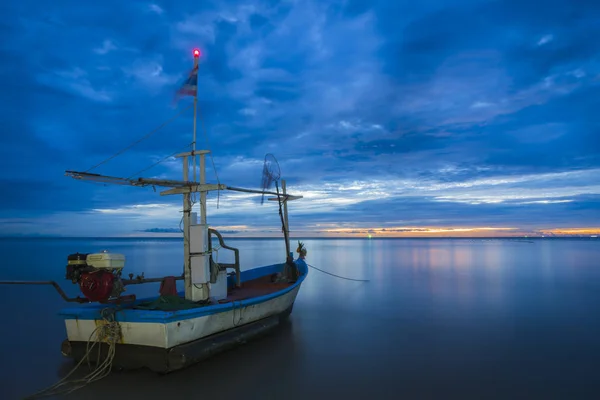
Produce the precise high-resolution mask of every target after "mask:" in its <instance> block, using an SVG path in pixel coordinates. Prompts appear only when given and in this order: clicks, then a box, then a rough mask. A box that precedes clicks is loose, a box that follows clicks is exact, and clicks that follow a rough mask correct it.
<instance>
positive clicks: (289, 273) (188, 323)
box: [3, 51, 308, 373]
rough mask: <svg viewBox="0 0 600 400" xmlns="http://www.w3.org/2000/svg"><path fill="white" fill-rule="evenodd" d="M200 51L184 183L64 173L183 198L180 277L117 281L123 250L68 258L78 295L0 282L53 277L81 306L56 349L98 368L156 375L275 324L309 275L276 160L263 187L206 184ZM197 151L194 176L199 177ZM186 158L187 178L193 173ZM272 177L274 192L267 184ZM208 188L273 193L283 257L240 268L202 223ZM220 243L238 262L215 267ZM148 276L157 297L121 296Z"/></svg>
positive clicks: (191, 88) (190, 89) (187, 89)
mask: <svg viewBox="0 0 600 400" xmlns="http://www.w3.org/2000/svg"><path fill="white" fill-rule="evenodd" d="M198 56H199V52H198V51H195V52H194V69H193V70H192V73H190V76H189V78H188V80H187V81H186V83H185V84H184V86H183V89H184V91H183V93H184V94H188V95H190V94H191V95H193V96H194V127H193V142H192V149H191V151H189V152H184V153H181V154H177V155H176V157H178V158H181V159H182V162H183V180H182V181H177V180H165V179H153V178H137V179H130V178H118V177H112V176H105V175H98V174H94V173H89V172H77V171H66V175H67V176H70V177H72V178H74V179H81V180H92V181H96V182H104V183H114V184H125V185H132V186H141V187H145V186H151V187H167V188H170V189H168V190H165V191H163V192H162V193H160V194H161V195H175V194H182V195H183V236H184V243H183V254H184V266H183V271H182V274H181V275H180V276H165V277H156V278H151V279H148V278H145V277H144V276H143V274H142V276H138V277H133V275H132V274H129V279H123V277H122V274H123V272H124V268H125V260H126V255H124V254H115V253H111V252H109V251H101V252H98V253H92V254H80V253H74V254H71V255H69V256H68V257H67V266H66V278H67V279H68V280H70V281H72V282H73V283H74V284H77V285H79V287H80V289H81V292H82V294H83V297H77V298H68V297H67V296H66V295H65V294H64V292H63V291H62V290H61V289H60V287H59V286H58V285H57V284H56V282H3V283H50V284H52V285H54V286H55V288H56V289H57V290H58V291H59V292H60V293H61V295H62V296H63V298H64V299H65V300H67V301H69V302H78V303H82V304H80V305H78V306H74V307H68V308H64V309H62V310H61V311H60V316H61V317H62V318H63V319H64V322H65V328H66V339H65V340H64V342H63V343H62V345H61V351H62V353H63V355H64V356H66V357H69V358H72V359H74V360H75V361H78V362H84V360H85V361H86V362H87V361H89V362H91V363H95V362H96V361H99V363H98V365H97V368H100V369H107V368H108V369H109V370H110V368H111V367H116V368H127V369H129V368H141V367H147V368H149V369H151V370H153V371H156V372H159V373H167V372H171V371H174V370H177V369H180V368H183V367H186V366H188V365H190V364H193V363H196V362H198V361H201V360H203V359H205V358H207V357H209V356H212V355H213V354H215V353H217V352H219V351H222V350H225V349H228V348H230V347H232V346H235V345H237V344H240V343H243V342H245V341H246V340H248V339H250V338H252V337H255V336H257V335H259V334H262V333H265V332H266V331H268V330H270V329H272V328H275V327H276V326H278V325H279V324H280V323H281V322H282V321H284V320H285V319H286V318H287V317H288V316H289V315H290V313H291V312H292V308H293V306H294V302H295V299H296V296H297V295H298V292H299V290H300V286H301V285H302V283H303V282H304V280H305V279H306V277H307V274H308V266H307V264H306V262H305V261H304V258H305V256H306V249H305V248H304V245H303V244H302V243H300V242H298V248H297V249H296V252H297V253H298V257H297V258H296V259H294V255H293V252H292V251H290V241H289V224H288V202H289V201H291V200H296V199H300V198H302V196H293V195H290V194H288V193H287V190H286V185H285V180H283V179H282V180H281V192H280V190H279V183H280V182H279V180H280V172H279V166H278V164H277V162H276V160H275V159H274V157H272V156H270V155H267V157H265V164H264V167H263V184H262V188H261V189H260V190H259V189H245V188H239V187H232V186H227V185H224V184H221V183H218V184H209V183H207V182H206V170H205V157H206V155H207V154H209V151H208V150H199V151H197V150H196V149H195V143H196V107H197V97H196V88H197V70H198ZM197 157H199V175H200V179H199V181H198V180H197V179H196V176H195V175H196V165H197ZM190 160H191V161H192V165H193V167H194V168H193V170H194V177H193V179H191V178H190V177H189V170H188V169H189V161H190ZM273 182H274V183H275V188H276V191H271V190H267V189H269V187H270V185H271V184H272V183H273ZM214 190H231V191H238V192H244V193H254V194H257V195H262V196H264V195H265V194H266V195H269V196H273V197H270V198H269V199H268V200H270V201H272V202H276V203H275V204H277V205H278V212H279V215H280V217H281V222H282V227H283V228H282V231H283V236H284V239H285V256H284V254H283V250H284V249H283V247H282V248H281V249H277V248H273V249H272V251H271V254H272V255H273V256H274V258H275V259H277V258H279V254H280V255H281V259H282V262H274V263H273V264H271V265H264V266H256V267H255V268H252V269H249V270H245V271H241V270H240V261H239V251H238V249H236V248H233V247H230V246H228V245H226V244H225V241H224V240H223V237H222V235H221V234H220V233H219V232H218V231H217V230H215V229H212V228H210V227H209V225H208V224H207V222H206V216H207V215H206V194H207V192H209V191H214ZM192 193H200V207H199V208H200V210H199V211H200V212H199V217H200V221H198V218H197V216H198V214H197V213H195V212H192V206H193V204H192V202H191V194H192ZM212 239H216V240H218V243H219V245H218V246H214V247H213V243H212ZM219 249H225V250H229V251H233V253H234V256H235V261H234V262H233V263H232V264H223V263H217V262H216V257H213V255H215V253H216V251H217V250H219ZM280 251H281V253H279V252H280ZM278 253H279V254H278ZM228 271H230V273H228ZM180 280H183V281H184V287H185V289H184V290H183V291H180V292H178V291H177V290H176V282H177V281H180ZM149 282H160V283H161V285H160V292H159V293H158V294H157V295H156V296H152V297H149V298H144V299H136V298H135V296H133V295H122V294H123V292H124V290H125V287H126V286H128V285H134V284H144V283H149ZM84 303H87V304H84ZM99 356H101V357H100V358H98V357H99ZM107 365H108V367H107Z"/></svg>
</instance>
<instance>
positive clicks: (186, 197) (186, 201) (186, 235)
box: [183, 156, 192, 299]
mask: <svg viewBox="0 0 600 400" xmlns="http://www.w3.org/2000/svg"><path fill="white" fill-rule="evenodd" d="M189 169H190V164H189V160H188V156H183V180H184V181H187V180H188V178H189V172H190V171H189ZM191 208H192V204H191V202H190V193H184V194H183V274H184V278H185V279H184V281H185V298H186V299H187V298H190V297H191V295H192V269H191V264H190V211H191Z"/></svg>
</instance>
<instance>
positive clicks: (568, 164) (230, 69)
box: [0, 0, 600, 235]
mask: <svg viewBox="0 0 600 400" xmlns="http://www.w3.org/2000/svg"><path fill="white" fill-rule="evenodd" d="M73 4H75V3H73ZM190 5H191V3H189V2H183V3H181V4H180V3H177V4H176V5H168V6H167V4H166V3H165V4H157V3H143V4H130V3H123V2H116V1H112V0H110V1H109V2H108V3H103V4H102V5H86V6H85V7H69V6H68V4H67V5H61V7H57V6H56V5H54V4H52V3H47V4H46V3H44V5H38V6H36V7H29V8H27V9H26V10H25V11H23V10H20V9H19V8H18V7H15V6H14V5H11V6H8V7H7V8H6V10H5V12H4V13H3V15H2V16H0V30H1V32H2V33H3V34H4V36H6V37H10V38H11V40H7V41H4V42H2V44H0V54H1V55H2V57H3V59H4V60H7V62H5V63H3V64H2V66H0V72H2V74H1V75H0V76H1V77H2V85H3V88H4V90H3V91H2V93H0V101H1V102H2V105H3V107H2V108H0V117H1V118H2V120H3V134H2V135H1V136H0V156H1V158H0V160H2V161H1V163H2V169H1V170H0V187H4V188H5V189H6V190H8V189H10V188H11V187H18V188H19V190H18V191H12V192H11V193H10V194H8V195H7V196H4V198H0V206H2V207H1V208H0V209H1V210H3V211H2V212H1V213H0V218H1V219H2V220H3V221H6V222H7V223H6V224H5V225H3V229H5V230H6V231H7V232H8V231H10V232H12V233H13V234H17V233H20V232H26V231H27V232H31V233H33V232H47V233H48V234H50V233H60V232H63V231H67V232H73V233H75V232H76V233H78V234H85V235H87V234H94V235H98V234H108V233H109V232H112V233H119V234H122V235H128V234H134V233H136V234H138V233H142V232H140V231H143V230H152V229H167V230H169V229H175V230H176V229H178V224H179V221H180V218H181V199H180V198H178V197H172V196H160V194H159V193H157V192H154V191H153V189H152V188H143V189H141V188H133V187H129V186H106V185H102V184H97V183H82V182H75V181H73V180H71V179H70V178H67V177H65V176H64V170H66V169H75V170H83V171H85V170H87V169H89V168H90V167H92V166H94V165H97V164H98V163H100V162H101V161H103V160H107V159H109V160H110V161H108V162H106V163H102V164H100V165H99V166H98V167H96V168H94V169H92V170H91V172H95V173H102V174H107V175H115V176H125V177H127V176H132V174H135V173H136V172H137V171H140V170H144V172H143V175H144V176H153V177H160V178H163V179H181V177H182V168H181V164H180V160H175V159H173V158H169V157H168V156H169V155H170V154H173V153H174V152H176V151H183V150H185V149H186V146H187V149H189V144H190V143H191V141H192V135H193V132H192V131H193V119H192V118H193V111H192V109H191V108H188V109H187V110H185V111H184V112H183V113H182V114H181V115H180V116H179V117H178V118H177V119H175V120H173V121H170V119H171V118H172V117H173V116H174V115H175V114H177V113H178V112H180V111H181V110H183V109H184V108H185V107H189V106H190V105H191V99H190V98H184V99H181V100H180V102H179V103H178V104H177V107H178V108H176V107H174V105H173V103H172V100H173V94H174V92H175V90H176V89H177V87H178V85H179V84H180V83H181V82H182V81H183V80H184V79H185V77H186V76H187V73H188V72H189V70H190V68H191V66H192V59H191V49H192V48H194V47H199V48H201V49H202V53H203V56H202V57H201V59H200V69H199V79H198V86H199V91H198V93H199V95H198V111H199V115H200V116H201V118H200V119H199V120H198V121H197V122H198V124H197V127H196V128H197V129H196V134H197V146H198V148H210V149H211V150H212V152H211V154H212V156H213V157H214V158H208V159H207V168H208V171H207V176H208V179H209V180H210V181H211V182H215V181H216V178H217V176H216V175H217V173H218V177H219V180H220V182H224V183H227V184H229V185H232V186H244V187H251V188H259V187H260V182H261V175H262V163H263V160H264V156H265V154H266V153H273V154H275V156H276V157H277V160H278V162H279V166H280V168H281V174H282V177H283V178H285V179H286V180H287V182H288V187H289V190H290V191H293V192H295V193H300V194H303V195H304V196H305V198H304V199H303V200H299V201H297V202H293V203H290V210H291V214H290V215H291V217H290V218H291V219H292V221H293V224H294V227H295V228H297V229H298V230H299V231H301V232H306V233H307V234H309V233H310V232H317V231H319V232H320V231H323V230H324V229H325V228H323V226H326V227H327V228H326V229H325V230H328V232H329V233H327V232H322V233H323V234H332V233H331V232H335V230H336V229H342V228H343V229H349V230H357V232H359V231H360V232H363V230H365V229H366V230H367V231H368V230H372V231H373V232H378V231H377V229H380V228H381V229H383V228H386V227H388V228H395V229H404V228H407V227H408V228H407V229H409V228H410V229H412V230H413V231H414V230H415V229H417V228H419V227H422V228H423V229H433V230H435V229H438V230H444V229H445V230H449V231H450V232H452V229H454V228H456V229H463V228H464V229H467V228H468V229H475V228H478V227H479V228H487V227H491V228H503V227H504V228H506V227H511V228H513V227H514V228H516V229H517V231H518V232H524V231H525V230H527V231H528V232H534V231H539V229H559V228H569V229H575V228H577V227H578V226H582V227H589V226H592V227H593V226H594V225H598V224H600V221H599V220H598V218H600V216H599V215H598V213H597V212H594V210H595V209H594V207H596V206H597V205H598V196H599V193H598V190H599V186H600V182H599V181H598V176H600V175H598V172H599V168H600V157H599V156H598V154H600V147H599V146H600V141H598V139H597V137H598V135H597V134H598V129H599V127H600V119H599V118H600V115H599V114H598V112H597V110H596V108H597V107H596V103H597V102H596V99H597V98H598V96H599V95H600V80H598V76H600V61H599V60H598V58H597V56H596V55H597V54H598V52H599V51H600V44H599V43H600V40H598V39H600V28H598V24H597V21H598V18H600V7H598V5H597V4H596V3H595V2H588V3H587V4H585V5H584V4H583V3H580V2H579V3H578V2H576V3H573V2H567V1H561V0H552V1H551V3H550V4H548V6H547V7H544V8H539V7H538V6H537V3H533V2H532V1H525V2H522V1H520V2H517V1H512V0H510V1H508V2H483V3H481V2H473V1H470V0H461V1H458V2H454V3H453V4H452V5H448V4H444V3H437V2H421V3H419V4H416V3H415V4H414V5H413V6H411V7H410V8H409V9H406V7H404V6H402V5H399V4H397V3H395V2H392V1H380V2H366V1H361V0H356V1H339V2H338V1H334V2H327V3H323V2H318V1H303V2H268V1H258V2H254V3H252V4H247V3H239V2H233V3H231V4H227V5H226V6H225V5H221V4H219V3H214V2H210V3H206V2H204V3H202V4H193V5H191V6H190ZM583 9H585V12H581V10H583ZM506 21H510V26H507V25H506V24H507V22H506ZM32 48H35V49H36V51H31V49H32ZM78 49H84V50H83V51H79V50H78ZM165 121H170V122H169V123H168V124H166V125H164V126H162V127H161V129H159V130H156V131H155V129H156V128H157V127H159V126H161V124H163V123H164V122H165ZM150 132H154V133H152V135H149V136H147V138H146V139H145V140H143V141H141V142H139V143H137V141H138V139H139V138H140V137H144V135H147V134H148V133H150ZM131 143H136V144H135V146H133V147H131V148H130V149H129V150H128V151H126V152H125V153H123V154H120V155H118V156H116V157H113V155H114V154H115V153H116V152H117V151H119V150H120V149H123V148H125V147H126V146H129V145H130V144H131ZM23 154H27V157H24V156H23ZM31 160H35V162H32V161H31ZM160 160H165V161H163V162H161V163H159V164H157V162H158V161H160ZM213 161H214V164H215V168H216V171H215V168H213ZM148 167H151V168H149V169H147V168H148ZM159 191H160V190H159ZM157 196H160V197H157ZM218 199H219V208H218V209H217V208H216V205H217V193H210V194H209V209H210V213H211V214H210V217H211V218H210V220H211V223H215V224H217V225H221V226H223V227H226V228H224V229H225V230H228V231H236V232H237V233H236V234H238V233H239V234H242V233H243V232H250V231H251V232H252V234H255V235H259V234H261V232H262V233H264V232H271V231H273V232H274V234H277V229H278V226H279V224H280V221H279V220H278V218H279V216H278V214H277V208H276V207H275V205H274V204H272V202H269V204H264V205H262V206H261V205H260V196H253V195H245V194H237V193H228V192H220V193H219V194H218ZM196 207H197V205H196ZM14 215H19V216H20V217H19V219H17V220H15V219H14ZM465 220H468V221H470V222H472V224H473V226H465V224H464V221H465ZM73 221H76V222H73ZM123 221H127V224H124V223H123ZM101 222H102V223H101ZM238 225H240V226H245V227H244V228H231V227H232V226H238ZM157 227H159V228H157ZM227 227H229V228H227ZM398 232H400V231H398ZM453 232H458V231H456V230H454V231H453ZM497 232H502V231H497ZM511 232H513V231H511ZM146 233H148V234H160V233H166V232H152V231H150V232H146ZM174 234H176V233H174ZM269 234H270V233H269ZM357 234H358V233H357Z"/></svg>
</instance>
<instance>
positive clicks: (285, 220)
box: [281, 179, 290, 259]
mask: <svg viewBox="0 0 600 400" xmlns="http://www.w3.org/2000/svg"><path fill="white" fill-rule="evenodd" d="M281 190H282V191H283V196H284V197H283V226H284V227H283V229H284V230H285V240H286V243H285V253H286V254H285V257H286V259H287V257H289V255H290V225H289V223H288V208H287V206H288V205H287V198H286V197H285V195H286V194H287V191H286V189H285V179H282V180H281Z"/></svg>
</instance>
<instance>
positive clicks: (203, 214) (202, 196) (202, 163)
mask: <svg viewBox="0 0 600 400" xmlns="http://www.w3.org/2000/svg"><path fill="white" fill-rule="evenodd" d="M205 183H206V153H204V152H201V154H200V184H201V185H204V184H205ZM200 224H201V225H206V191H205V190H203V191H201V192H200Z"/></svg>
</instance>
